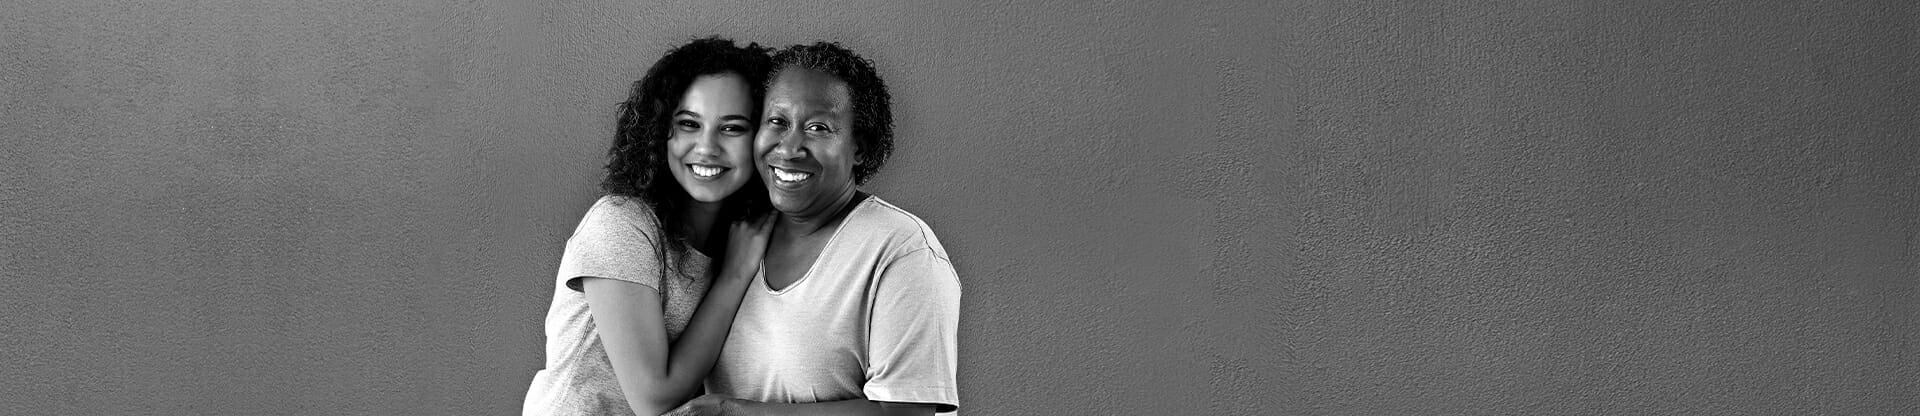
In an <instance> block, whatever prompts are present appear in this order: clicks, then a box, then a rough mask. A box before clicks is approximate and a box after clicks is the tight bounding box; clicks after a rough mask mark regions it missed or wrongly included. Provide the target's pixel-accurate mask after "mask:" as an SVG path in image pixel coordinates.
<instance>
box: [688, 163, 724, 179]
mask: <svg viewBox="0 0 1920 416" xmlns="http://www.w3.org/2000/svg"><path fill="white" fill-rule="evenodd" d="M687 171H688V172H692V173H693V176H694V177H698V178H702V179H711V178H717V177H720V174H721V173H725V172H726V171H727V168H723V167H719V166H713V165H694V164H688V165H687Z"/></svg>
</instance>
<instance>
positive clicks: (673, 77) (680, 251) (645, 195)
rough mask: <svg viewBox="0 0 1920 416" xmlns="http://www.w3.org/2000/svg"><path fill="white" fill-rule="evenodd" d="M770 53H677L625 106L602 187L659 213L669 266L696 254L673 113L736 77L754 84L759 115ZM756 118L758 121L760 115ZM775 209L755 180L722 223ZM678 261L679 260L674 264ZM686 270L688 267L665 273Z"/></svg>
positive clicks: (717, 48) (721, 42)
mask: <svg viewBox="0 0 1920 416" xmlns="http://www.w3.org/2000/svg"><path fill="white" fill-rule="evenodd" d="M768 52H769V50H768V48H764V47H761V46H760V45H759V44H757V43H748V44H747V45H746V46H744V47H742V46H736V45H735V44H734V43H733V41H732V40H728V39H724V38H720V37H718V36H712V37H706V38H701V39H695V40H693V41H691V42H688V43H687V44H685V45H681V46H679V47H675V48H673V50H670V51H668V52H667V54H666V56H662V57H661V58H660V60H659V61H658V62H655V63H654V64H653V67H652V68H649V69H648V70H647V75H646V77H644V78H641V79H640V80H639V81H635V82H634V83H633V88H632V91H631V92H629V93H628V94H627V100H626V101H624V102H621V103H620V120H619V126H618V127H616V128H615V130H614V136H613V147H612V148H611V149H608V150H607V176H606V178H605V179H603V180H602V181H601V182H600V187H601V189H603V190H605V191H606V193H607V194H610V195H619V196H626V197H632V198H635V199H638V200H640V201H642V202H645V203H646V204H647V205H648V206H649V207H650V208H652V211H653V215H654V216H655V219H656V220H658V222H659V225H660V227H659V229H660V233H661V236H660V237H662V238H660V239H661V240H663V241H660V242H658V244H655V245H654V247H655V248H656V250H655V251H656V253H655V254H656V255H658V256H659V257H660V259H661V260H662V263H663V264H665V261H666V260H668V259H667V257H672V261H673V263H672V264H674V265H676V266H678V265H682V264H684V262H685V261H686V257H687V251H688V250H689V249H690V247H689V244H688V241H687V235H688V233H689V230H687V229H686V228H684V227H680V226H676V225H677V224H684V223H685V222H684V220H685V219H684V218H683V217H684V215H683V214H684V212H685V209H684V208H685V207H686V206H687V204H688V202H689V201H691V200H692V197H691V196H689V195H687V190H686V189H682V188H681V187H680V184H679V183H678V182H675V181H674V179H673V172H672V171H670V170H668V169H669V168H668V166H669V164H670V163H671V161H670V160H671V156H669V155H668V154H667V140H668V139H670V138H672V131H671V129H672V121H673V120H672V118H673V113H674V112H675V111H677V110H678V109H679V108H680V99H681V98H682V97H684V96H686V92H687V88H688V87H690V86H692V85H693V81H694V79H696V78H699V77H701V76H706V75H713V74H736V75H739V76H740V77H741V78H743V79H744V80H745V81H746V84H747V87H748V89H749V94H750V95H751V97H750V98H751V100H752V102H753V108H756V109H757V108H759V106H760V100H761V99H762V98H764V97H765V96H766V80H767V76H768V75H769V72H770V71H771V70H772V68H773V65H772V60H771V59H769V58H768V56H767V53H768ZM750 115H751V116H755V117H757V116H758V115H759V113H758V111H757V110H755V111H754V112H753V113H752V114H750ZM768 209H770V208H769V206H768V203H767V193H766V192H765V191H764V185H762V184H761V182H760V178H759V175H753V178H752V179H749V181H748V182H747V184H746V185H744V186H742V187H741V188H740V191H737V192H734V193H733V195H730V196H728V197H727V199H726V201H724V203H723V205H722V211H721V215H720V218H719V219H720V220H721V221H731V220H736V219H740V218H744V217H747V216H749V215H754V214H758V213H760V212H765V211H766V210H768ZM669 254H671V256H669ZM661 269H662V272H663V273H664V272H665V270H666V269H674V270H681V269H683V267H663V268H661Z"/></svg>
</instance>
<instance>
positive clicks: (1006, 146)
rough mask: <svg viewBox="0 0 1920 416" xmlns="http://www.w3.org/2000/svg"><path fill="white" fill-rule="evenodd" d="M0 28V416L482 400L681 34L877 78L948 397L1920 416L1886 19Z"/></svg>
mask: <svg viewBox="0 0 1920 416" xmlns="http://www.w3.org/2000/svg"><path fill="white" fill-rule="evenodd" d="M5 3H8V4H6V5H4V6H0V10H5V12H0V114H4V117H0V317H3V318H0V352H4V353H5V356H6V357H8V361H9V363H10V364H9V366H8V368H7V369H6V370H5V371H3V372H0V374H5V375H6V376H5V377H0V413H4V414H510V413H514V412H517V411H518V409H519V406H520V401H521V398H522V396H523V395H524V393H525V391H526V388H527V383H528V381H529V380H530V378H531V377H532V375H533V373H534V371H535V370H537V369H538V368H539V367H540V366H541V354H542V350H541V346H542V342H543V339H542V334H541V326H540V325H541V319H542V318H543V315H544V313H545V311H546V307H547V304H548V301H549V299H550V296H551V288H552V286H551V279H553V273H554V270H555V268H556V266H557V265H558V261H559V256H560V250H561V248H562V244H563V242H564V241H565V239H566V238H567V236H568V234H569V233H570V232H571V231H572V228H573V226H574V224H575V223H576V222H577V221H578V220H579V218H580V215H581V214H582V213H584V212H585V210H586V208H587V207H588V206H589V205H590V204H591V202H592V201H593V199H594V198H595V196H596V195H597V192H598V191H597V188H596V186H595V185H596V184H597V182H598V175H599V174H600V167H601V165H602V163H603V156H602V155H603V154H604V152H605V149H606V146H607V143H608V142H609V139H610V132H611V131H612V128H613V120H614V116H615V114H614V108H615V107H614V104H615V103H616V102H618V101H620V100H621V99H622V98H623V97H624V94H625V92H626V87H627V85H628V83H630V82H632V81H633V80H634V79H637V78H639V77H640V76H641V75H642V74H643V72H644V71H645V69H646V67H647V66H648V65H650V64H651V63H652V61H653V60H654V59H656V58H657V57H658V56H659V55H660V54H661V53H662V52H664V51H665V50H666V48H668V47H670V46H672V45H674V44H677V43H679V42H682V41H684V40H687V39H689V38H692V37H695V36H700V35H706V34H716V33H717V34H723V35H727V36H731V37H734V38H737V39H741V40H751V41H757V42H761V43H764V44H772V45H787V44H792V43H798V42H810V41H813V40H818V39H826V40H837V41H840V42H842V43H843V44H845V45H847V46H849V47H851V48H853V49H854V50H856V51H860V52H862V53H863V54H865V55H867V56H868V57H870V58H873V59H874V60H876V61H877V62H878V63H879V66H880V71H881V73H882V75H883V76H885V77H886V79H887V81H889V82H890V83H891V85H892V86H893V89H894V97H895V106H896V107H895V114H897V115H898V120H897V122H898V126H899V128H898V132H899V141H898V147H897V151H896V153H895V156H894V158H893V159H892V160H891V161H890V162H889V163H888V164H887V167H886V168H885V169H884V170H882V171H881V172H880V173H879V175H878V176H877V177H876V178H875V180H874V182H872V183H870V184H869V186H867V189H868V190H870V191H872V192H874V193H876V194H879V195H881V196H883V197H885V198H887V199H888V200H890V201H893V202H895V203H896V204H898V205H900V206H902V207H904V208H906V209H908V210H910V211H912V212H914V213H916V214H918V215H919V216H921V217H922V218H925V219H927V220H928V221H929V222H930V223H931V225H932V226H933V227H934V229H935V230H936V231H937V232H938V233H939V236H940V238H941V240H942V241H943V242H944V243H945V245H946V247H947V249H948V250H949V253H950V254H951V255H952V257H953V259H954V262H955V265H956V267H957V268H958V270H959V271H960V273H961V276H962V281H963V285H964V287H965V293H966V294H965V299H964V303H963V305H962V314H963V317H962V322H961V334H960V337H961V339H960V344H961V345H960V347H961V356H960V360H961V369H960V383H961V396H962V401H963V402H962V413H966V414H975V415H1016V414H1036V415H1038V414H1139V415H1161V414H1219V415H1254V414H1258V415H1277V414H1350V415H1377V414H1915V413H1920V399H1916V397H1920V395H1916V394H1915V392H1920V293H1916V291H1915V289H1916V281H1920V268H1916V262H1915V259H1916V257H1920V256H1917V255H1920V245H1916V242H1915V239H1916V235H1920V220H1917V218H1920V169H1917V167H1920V165H1916V163H1917V162H1920V140H1916V133H1915V132H1916V131H1920V122H1917V121H1916V120H1917V119H1920V117H1916V114H1920V88H1916V83H1915V80H1920V74H1917V73H1916V70H1915V68H1916V67H1915V63H1916V62H1920V52H1916V51H1920V49H1916V41H1917V40H1920V31H1916V30H1915V26H1914V22H1916V21H1920V20H1917V19H1920V15H1917V14H1916V11H1917V10H1916V9H1920V6H1916V5H1915V3H1913V2H1906V1H1859V2H1840V3H1835V2H1786V1H1759V2H1658V1H1637V2H1381V1H1352V2H1320V1H1297V0H1219V1H1202V2H1193V3H1184V4H1173V3H1176V2H1151V1H1113V0H1109V1H1077V2H1040V1H1028V0H1001V1H987V2H937V3H936V2H892V1H870V0H859V1H837V2H819V3H799V2H793V3H787V2H782V3H778V4H762V3H760V2H737V1H724V0H723V1H699V2H663V3H652V2H612V1H587V2H559V3H553V4H541V2H509V1H478V2H474V1H413V2H338V1H302V2H251V1H152V2H108V1H62V2H18V1H10V2H5ZM364 3H371V4H364Z"/></svg>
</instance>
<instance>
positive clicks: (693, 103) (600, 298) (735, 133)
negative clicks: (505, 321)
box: [522, 38, 770, 415]
mask: <svg viewBox="0 0 1920 416" xmlns="http://www.w3.org/2000/svg"><path fill="white" fill-rule="evenodd" d="M769 66H770V64H769V60H768V57H767V51H766V50H765V49H762V48H760V46H759V45H755V44H748V45H747V46H745V47H740V46H735V45H734V43H733V42H732V41H729V40H724V39H719V38H706V39H700V40H695V41H693V42H691V43H688V44H686V45H682V46H680V47H678V48H674V49H673V50H672V51H670V52H668V53H667V54H666V56H665V57H662V58H660V61H659V62H657V63H655V64H654V65H653V68H652V69H649V70H648V71H647V75H646V77H645V78H644V79H641V80H640V81H639V82H636V83H634V85H633V91H632V93H631V94H630V95H629V96H628V98H627V101H626V102H625V103H622V113H621V115H620V123H619V127H618V130H617V131H616V135H615V137H614V140H613V148H612V149H611V150H609V151H608V157H609V159H610V161H609V162H608V163H607V176H606V179H605V181H604V182H603V183H602V184H601V186H602V188H604V189H605V191H606V196H603V197H601V198H600V200H599V201H598V202H596V203H594V205H593V207H592V208H590V209H589V210H588V211H587V214H586V217H585V218H584V219H582V220H581V221H580V225H579V227H578V228H576V229H574V232H573V237H572V238H569V239H568V240H567V247H566V251H565V254H563V255H562V257H561V260H560V272H559V275H558V279H557V282H556V284H555V288H554V295H553V306H552V307H551V308H550V309H549V310H548V311H547V319H546V335H547V347H546V350H547V351H546V355H547V360H546V369H544V370H541V371H540V373H539V374H538V375H536V376H535V377H534V380H533V385H532V386H531V387H530V388H529V389H528V391H527V397H526V403H525V404H524V406H523V408H522V412H523V413H526V414H615V413H618V414H626V413H629V412H631V413H634V414H641V415H656V414H660V413H663V412H666V411H667V410H669V409H672V408H673V407H674V406H677V405H679V404H681V403H682V402H685V401H686V400H687V399H689V398H691V397H693V396H696V395H698V394H699V393H700V392H701V381H702V380H703V379H704V378H705V377H706V375H707V372H708V371H709V370H710V369H712V368H713V362H714V359H715V357H717V356H718V355H719V353H720V346H721V345H722V343H724V342H725V340H726V337H727V333H728V332H729V330H730V327H731V325H732V322H733V317H734V313H735V311H737V310H738V309H739V307H740V299H741V295H742V293H744V291H745V290H746V287H747V286H748V283H749V281H750V280H751V279H752V278H753V276H754V274H755V273H756V272H757V271H758V270H759V268H760V258H761V255H762V253H763V252H764V251H765V249H766V243H767V239H768V233H769V231H768V230H769V229H770V226H769V224H770V221H769V220H768V219H766V218H767V216H766V215H762V214H760V212H765V211H767V208H766V206H767V202H766V193H765V191H764V189H765V188H764V187H763V186H762V185H761V182H760V180H759V178H758V176H757V175H756V174H755V169H754V162H753V149H752V147H753V138H754V132H755V127H756V126H757V125H758V115H759V114H760V112H759V106H760V100H761V97H762V95H763V93H764V84H765V80H766V76H767V72H768V70H769ZM723 231H725V235H722V232H723Z"/></svg>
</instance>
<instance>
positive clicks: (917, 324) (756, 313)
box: [673, 43, 960, 414]
mask: <svg viewBox="0 0 1920 416" xmlns="http://www.w3.org/2000/svg"><path fill="white" fill-rule="evenodd" d="M773 59H774V68H775V69H774V75H773V76H772V77H771V79H770V81H769V82H770V84H769V86H768V89H767V98H766V102H765V104H764V105H763V106H762V107H763V109H762V110H761V116H760V118H761V127H760V132H759V134H758V135H757V136H756V137H755V139H754V149H755V152H756V154H757V156H758V157H757V158H756V159H755V160H754V164H755V166H756V167H757V168H758V169H759V170H760V175H761V177H762V178H764V179H765V180H766V187H767V196H768V197H769V199H770V201H771V202H772V204H773V207H774V209H775V210H776V211H778V212H779V218H778V219H777V220H775V221H774V226H773V234H772V238H771V240H770V242H769V244H768V246H767V251H766V259H765V263H764V266H765V268H764V269H765V272H764V273H763V274H762V275H761V276H760V278H759V279H755V280H754V281H753V282H752V287H749V288H748V289H747V293H746V297H745V300H744V301H743V303H742V305H741V307H740V312H739V315H738V316H737V317H736V318H735V320H734V325H733V335H732V336H730V337H728V338H727V342H726V349H725V350H724V351H723V352H722V354H721V357H720V360H719V362H718V363H717V364H715V366H714V369H713V373H712V374H711V376H710V378H709V380H708V384H707V386H708V390H709V391H710V392H711V393H713V394H709V395H707V396H702V397H700V398H698V399H695V400H693V401H691V402H688V404H687V405H685V406H682V407H681V408H679V409H676V412H675V413H673V414H932V413H934V412H935V411H940V412H947V411H953V410H954V409H956V408H957V407H958V406H959V404H960V401H959V395H958V393H957V389H956V387H955V385H956V383H955V375H954V370H955V367H956V365H957V362H956V360H957V355H956V350H955V346H956V341H957V339H956V338H955V330H956V328H957V327H958V326H959V316H960V279H959V276H958V275H957V274H955V272H954V269H953V265H952V264H951V263H950V262H949V261H948V258H947V252H946V250H945V249H944V248H942V247H941V246H940V240H939V239H937V238H934V235H933V230H931V229H928V227H927V224H926V223H925V222H923V221H921V220H920V219H919V218H918V217H915V216H914V215H913V214H910V213H908V212H907V211H906V210H902V209H900V208H899V207H897V206H894V205H893V204H890V203H887V202H886V201H884V200H881V199H880V197H878V196H873V195H869V194H867V193H865V192H861V191H860V190H859V189H857V188H856V185H859V184H861V183H864V182H866V180H867V179H868V178H870V177H872V176H873V174H874V173H875V172H878V171H879V169H880V166H881V165H882V164H883V163H885V162H886V160H887V154H888V153H889V152H890V151H891V150H892V147H893V128H892V123H893V119H892V113H891V110H890V109H889V108H888V106H889V103H888V100H889V97H888V94H887V88H886V85H885V84H884V83H882V82H881V80H880V77H879V75H878V74H877V73H875V71H874V69H873V64H872V63H871V62H870V61H868V60H866V59H864V58H861V57H860V56H859V55H856V54H854V53H853V52H852V51H848V50H846V49H844V48H841V47H840V46H839V45H836V44H831V43H817V44H813V45H806V46H793V47H789V48H787V49H785V50H783V51H780V52H779V53H777V54H775V55H774V58H773Z"/></svg>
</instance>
